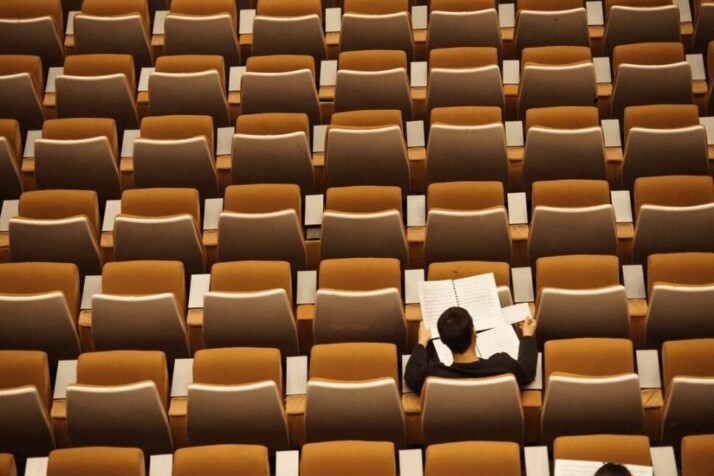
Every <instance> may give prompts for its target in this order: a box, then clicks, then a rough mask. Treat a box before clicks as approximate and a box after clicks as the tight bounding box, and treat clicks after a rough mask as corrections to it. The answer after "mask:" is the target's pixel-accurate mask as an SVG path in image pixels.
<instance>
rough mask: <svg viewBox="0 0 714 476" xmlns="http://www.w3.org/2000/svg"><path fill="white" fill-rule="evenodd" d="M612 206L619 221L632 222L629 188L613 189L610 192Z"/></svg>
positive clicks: (616, 219)
mask: <svg viewBox="0 0 714 476" xmlns="http://www.w3.org/2000/svg"><path fill="white" fill-rule="evenodd" d="M610 199H611V200H612V208H613V209H614V211H615V221H616V222H617V223H632V204H631V202H630V191H629V190H613V191H611V192H610Z"/></svg>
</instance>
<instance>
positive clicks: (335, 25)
mask: <svg viewBox="0 0 714 476" xmlns="http://www.w3.org/2000/svg"><path fill="white" fill-rule="evenodd" d="M341 28H342V9H341V8H325V33H337V32H339V31H340V29H341Z"/></svg>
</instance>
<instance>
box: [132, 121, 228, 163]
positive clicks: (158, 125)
mask: <svg viewBox="0 0 714 476" xmlns="http://www.w3.org/2000/svg"><path fill="white" fill-rule="evenodd" d="M197 136H203V137H205V138H206V141H207V142H208V148H209V150H210V151H211V155H214V154H215V153H214V147H213V144H214V138H213V120H212V119H211V117H210V116H188V115H168V116H153V117H152V116H148V117H145V118H144V119H142V121H141V138H143V139H156V140H175V139H188V138H190V137H197Z"/></svg>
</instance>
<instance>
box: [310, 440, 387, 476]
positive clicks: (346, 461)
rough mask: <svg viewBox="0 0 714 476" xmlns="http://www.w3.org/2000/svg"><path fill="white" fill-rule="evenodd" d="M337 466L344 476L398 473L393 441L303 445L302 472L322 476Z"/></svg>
mask: <svg viewBox="0 0 714 476" xmlns="http://www.w3.org/2000/svg"><path fill="white" fill-rule="evenodd" d="M337 467H339V468H340V474H342V475H344V476H359V475H362V474H372V475H374V476H396V474H397V469H396V462H395V461H394V444H393V443H389V442H386V441H329V442H324V443H310V444H307V445H305V446H303V448H302V458H301V459H300V474H302V475H304V476H320V475H322V474H326V473H329V472H331V471H334V470H335V468H337Z"/></svg>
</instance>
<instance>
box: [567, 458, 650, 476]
mask: <svg viewBox="0 0 714 476" xmlns="http://www.w3.org/2000/svg"><path fill="white" fill-rule="evenodd" d="M604 464H605V463H601V462H597V461H576V460H570V459H557V460H555V476H593V475H594V474H595V472H597V470H598V469H600V468H601V467H602V466H603V465H604ZM623 466H625V467H626V468H627V469H628V470H629V471H630V473H632V476H652V474H653V473H652V467H651V466H638V465H633V464H625V465H623Z"/></svg>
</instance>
